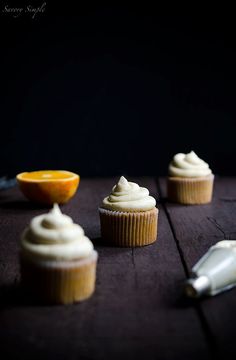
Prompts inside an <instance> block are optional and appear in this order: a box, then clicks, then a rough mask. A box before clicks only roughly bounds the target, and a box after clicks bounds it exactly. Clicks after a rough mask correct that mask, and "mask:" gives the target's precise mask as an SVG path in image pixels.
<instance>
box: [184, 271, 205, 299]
mask: <svg viewBox="0 0 236 360" xmlns="http://www.w3.org/2000/svg"><path fill="white" fill-rule="evenodd" d="M210 288H211V283H210V280H209V278H208V277H207V276H204V275H202V276H199V277H198V278H196V279H189V280H187V282H186V285H185V293H186V295H187V296H188V297H191V298H199V297H200V296H202V295H205V294H207V293H208V291H209V290H210Z"/></svg>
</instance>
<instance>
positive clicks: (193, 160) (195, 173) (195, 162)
mask: <svg viewBox="0 0 236 360" xmlns="http://www.w3.org/2000/svg"><path fill="white" fill-rule="evenodd" d="M211 173H212V171H211V169H210V168H209V165H208V164H207V163H206V162H205V161H203V160H202V159H200V158H199V157H198V156H197V154H195V152H194V151H191V152H190V153H188V154H183V153H178V154H176V155H175V156H174V158H173V160H172V161H171V163H170V165H169V175H170V176H179V177H201V176H207V175H210V174H211Z"/></svg>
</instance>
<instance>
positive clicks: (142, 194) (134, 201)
mask: <svg viewBox="0 0 236 360" xmlns="http://www.w3.org/2000/svg"><path fill="white" fill-rule="evenodd" d="M155 206H156V200H155V199H154V198H153V197H152V196H149V191H148V189H146V188H143V187H140V186H139V185H138V184H136V183H133V182H129V181H127V180H126V178H125V177H124V176H121V178H120V180H119V181H118V183H117V184H116V185H115V186H113V188H112V192H111V194H110V195H109V196H107V197H105V199H104V200H103V202H102V207H103V208H105V209H108V210H113V211H124V212H131V211H147V210H152V209H153V208H154V207H155Z"/></svg>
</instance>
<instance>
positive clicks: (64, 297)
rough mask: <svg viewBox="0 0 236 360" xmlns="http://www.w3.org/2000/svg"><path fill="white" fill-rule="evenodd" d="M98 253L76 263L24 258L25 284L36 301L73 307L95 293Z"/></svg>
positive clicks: (23, 273) (22, 274) (23, 272)
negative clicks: (73, 304) (72, 305)
mask: <svg viewBox="0 0 236 360" xmlns="http://www.w3.org/2000/svg"><path fill="white" fill-rule="evenodd" d="M97 257H98V256H97V252H96V251H93V253H92V255H91V256H90V257H88V258H86V259H82V260H73V261H55V260H52V261H43V260H41V261H34V260H33V261H32V260H31V259H28V258H27V257H25V256H23V255H21V276H22V279H21V280H22V285H23V287H24V288H25V289H26V290H27V291H29V292H30V293H31V294H32V295H34V296H35V297H36V299H38V300H41V301H43V302H45V303H51V304H72V303H75V302H78V301H83V300H85V299H88V298H89V297H90V296H91V295H92V294H93V292H94V289H95V280H96V264H97Z"/></svg>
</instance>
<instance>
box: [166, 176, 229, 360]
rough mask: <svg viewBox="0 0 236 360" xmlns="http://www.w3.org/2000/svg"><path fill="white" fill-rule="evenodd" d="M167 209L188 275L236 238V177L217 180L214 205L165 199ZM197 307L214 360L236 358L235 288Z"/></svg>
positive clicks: (200, 302)
mask: <svg viewBox="0 0 236 360" xmlns="http://www.w3.org/2000/svg"><path fill="white" fill-rule="evenodd" d="M159 185H160V189H161V193H162V196H163V198H165V195H166V181H165V179H160V181H159ZM164 207H165V209H166V212H167V216H168V217H169V222H170V225H171V227H172V233H173V234H174V237H175V240H176V243H177V245H178V247H179V252H180V254H181V257H182V262H183V264H184V267H185V269H186V273H188V272H189V271H190V270H191V268H192V266H193V265H194V264H195V263H196V262H197V261H198V259H199V258H200V257H201V256H202V255H203V254H204V253H205V252H206V251H207V250H208V248H209V247H210V246H211V245H214V244H215V243H216V242H218V241H220V240H223V239H236V221H235V214H236V179H235V178H216V180H215V186H214V195H213V201H212V203H211V204H208V205H201V206H200V205H194V206H183V205H178V204H171V203H169V202H168V201H167V200H165V201H164ZM197 304H198V306H199V309H200V315H201V316H202V317H203V319H204V321H205V323H206V324H207V326H208V330H209V332H210V337H211V346H212V350H213V353H214V356H215V358H224V359H235V358H236V350H235V333H236V289H233V290H231V291H229V292H226V293H224V294H221V295H218V296H216V297H214V298H206V299H203V300H201V301H198V302H197Z"/></svg>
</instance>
